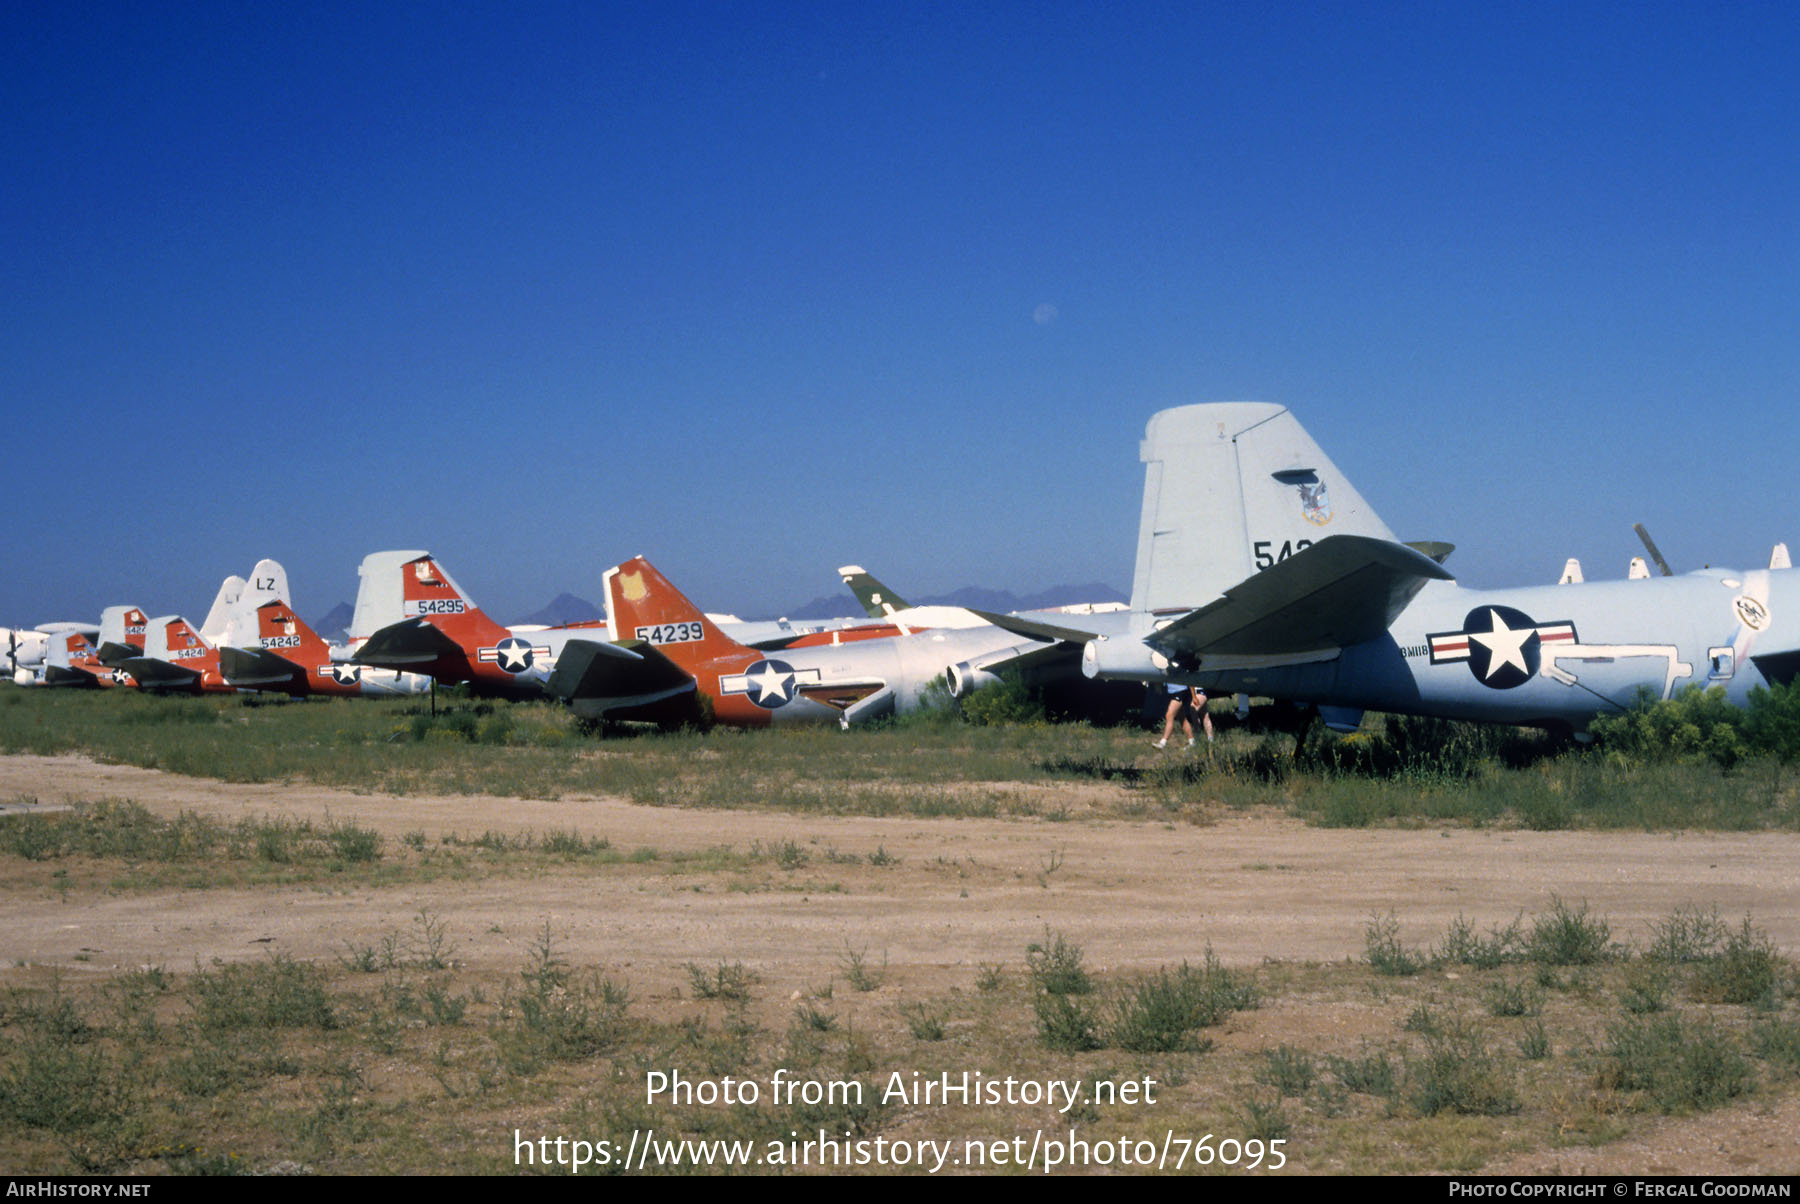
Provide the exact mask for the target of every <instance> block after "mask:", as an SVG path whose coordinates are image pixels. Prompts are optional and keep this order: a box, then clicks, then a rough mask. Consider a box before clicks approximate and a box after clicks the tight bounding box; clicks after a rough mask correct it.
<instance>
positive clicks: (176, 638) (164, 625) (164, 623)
mask: <svg viewBox="0 0 1800 1204" xmlns="http://www.w3.org/2000/svg"><path fill="white" fill-rule="evenodd" d="M212 650H213V646H212V642H211V641H210V640H208V639H207V638H206V637H205V636H203V635H201V634H200V633H199V632H198V631H196V630H195V629H194V625H193V624H192V623H190V622H188V621H187V620H186V619H184V618H182V617H181V616H180V615H164V616H163V617H161V618H159V619H151V620H150V621H149V623H148V624H146V627H145V631H144V655H145V656H149V657H154V658H156V659H157V660H161V661H176V662H178V663H179V662H187V661H197V660H204V659H206V654H207V653H209V652H211V651H212Z"/></svg>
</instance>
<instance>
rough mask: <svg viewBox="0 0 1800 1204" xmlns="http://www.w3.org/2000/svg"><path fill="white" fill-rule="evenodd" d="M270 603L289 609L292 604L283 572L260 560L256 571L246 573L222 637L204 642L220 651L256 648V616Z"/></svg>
mask: <svg viewBox="0 0 1800 1204" xmlns="http://www.w3.org/2000/svg"><path fill="white" fill-rule="evenodd" d="M271 602H281V603H284V604H286V605H288V606H290V607H291V606H292V605H293V604H294V603H293V599H292V598H290V597H289V596H288V579H287V570H286V569H284V568H282V567H281V565H280V563H279V562H277V561H274V560H268V559H263V560H259V561H257V562H256V567H255V568H253V569H251V570H250V579H249V580H248V581H246V582H245V583H244V589H243V592H242V593H240V594H239V595H238V600H237V605H236V606H235V607H233V608H232V612H231V621H230V622H229V623H227V624H226V626H225V629H224V631H223V632H222V633H220V634H219V635H217V636H208V638H209V639H211V640H212V642H213V643H215V644H217V645H218V646H219V647H221V648H224V647H240V648H254V647H256V641H257V639H258V636H259V632H260V622H261V621H260V620H259V619H258V617H257V612H258V611H259V610H261V609H262V608H263V607H265V606H267V605H268V604H269V603H271Z"/></svg>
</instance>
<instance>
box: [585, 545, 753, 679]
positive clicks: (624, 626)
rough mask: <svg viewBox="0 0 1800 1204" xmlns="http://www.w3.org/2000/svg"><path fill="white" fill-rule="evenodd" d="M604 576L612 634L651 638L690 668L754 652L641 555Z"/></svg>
mask: <svg viewBox="0 0 1800 1204" xmlns="http://www.w3.org/2000/svg"><path fill="white" fill-rule="evenodd" d="M604 581H605V586H606V605H607V617H608V619H610V620H611V622H612V631H613V638H614V639H615V640H642V641H644V642H645V643H647V644H654V645H655V646H656V649H657V651H659V652H661V653H662V654H663V655H664V656H666V657H668V658H669V659H670V660H671V661H673V662H675V664H677V665H679V666H680V667H681V668H682V669H684V670H686V671H687V672H688V673H690V674H692V673H695V672H696V671H697V670H699V669H701V668H703V667H708V666H712V663H713V662H715V661H720V660H732V659H747V660H756V659H758V657H759V654H758V653H757V652H756V651H755V650H754V649H752V648H748V647H746V646H744V645H743V644H740V643H738V642H737V641H736V640H734V639H732V638H731V637H730V636H728V635H726V634H725V633H724V632H723V631H720V630H719V628H718V625H717V624H715V623H714V622H713V621H712V620H711V619H709V618H707V617H706V615H705V613H704V612H702V611H701V609H700V608H699V607H698V606H695V605H694V604H693V603H692V602H690V601H688V600H687V598H686V597H685V596H684V595H683V594H682V592H681V591H680V590H678V589H676V588H675V587H674V586H673V585H670V584H669V581H668V578H666V577H664V576H663V575H662V574H661V573H659V572H657V571H656V569H655V568H654V567H652V566H651V564H650V562H649V561H648V560H645V559H644V558H643V557H642V556H637V557H633V558H632V559H630V560H627V561H626V562H625V563H624V564H621V565H619V566H618V567H617V568H612V569H608V570H607V571H606V573H605V574H604ZM702 688H705V683H704V682H703V683H702Z"/></svg>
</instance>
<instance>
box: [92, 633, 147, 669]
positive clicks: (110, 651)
mask: <svg viewBox="0 0 1800 1204" xmlns="http://www.w3.org/2000/svg"><path fill="white" fill-rule="evenodd" d="M143 654H144V650H143V649H142V648H134V647H132V646H131V645H130V644H119V643H115V642H113V641H112V640H108V641H106V642H105V643H103V644H101V645H100V647H99V649H98V650H97V651H96V652H95V653H94V655H95V656H97V657H99V658H100V663H101V664H103V665H108V666H110V667H112V668H115V669H116V668H118V667H119V666H120V665H122V664H124V663H125V662H126V661H128V660H130V659H131V658H132V657H134V656H142V655H143Z"/></svg>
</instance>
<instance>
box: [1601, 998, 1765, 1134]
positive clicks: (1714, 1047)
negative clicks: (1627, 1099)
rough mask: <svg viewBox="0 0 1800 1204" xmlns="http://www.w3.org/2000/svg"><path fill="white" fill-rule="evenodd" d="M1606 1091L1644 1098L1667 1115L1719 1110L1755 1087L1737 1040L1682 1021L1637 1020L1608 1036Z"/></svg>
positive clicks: (1604, 1066) (1604, 1064)
mask: <svg viewBox="0 0 1800 1204" xmlns="http://www.w3.org/2000/svg"><path fill="white" fill-rule="evenodd" d="M1602 1056H1603V1060H1602V1062H1601V1066H1600V1071H1599V1074H1598V1083H1599V1085H1600V1086H1602V1087H1605V1088H1608V1089H1611V1090H1614V1091H1633V1092H1641V1093H1642V1095H1643V1097H1644V1098H1645V1099H1646V1100H1648V1101H1649V1102H1650V1103H1652V1104H1654V1105H1655V1106H1656V1107H1657V1108H1659V1109H1661V1110H1662V1111H1664V1112H1690V1111H1694V1110H1697V1109H1704V1108H1716V1107H1718V1106H1719V1105H1721V1104H1724V1103H1726V1102H1728V1101H1730V1100H1733V1099H1736V1098H1737V1097H1738V1096H1741V1095H1744V1094H1746V1093H1748V1092H1749V1091H1750V1090H1751V1089H1752V1088H1753V1087H1754V1086H1755V1076H1754V1075H1753V1073H1752V1072H1751V1069H1750V1063H1749V1062H1748V1060H1746V1059H1745V1057H1744V1055H1743V1054H1742V1053H1741V1052H1740V1051H1739V1049H1738V1047H1737V1044H1736V1042H1735V1041H1733V1040H1732V1038H1731V1036H1730V1035H1729V1034H1728V1033H1726V1032H1724V1031H1722V1030H1721V1029H1719V1028H1717V1027H1716V1026H1714V1025H1712V1024H1710V1023H1708V1024H1706V1025H1692V1026H1690V1025H1686V1024H1684V1023H1683V1022H1682V1020H1681V1018H1680V1017H1679V1016H1664V1017H1660V1018H1658V1019H1656V1020H1648V1021H1646V1020H1633V1021H1628V1022H1627V1023H1625V1024H1619V1025H1615V1026H1613V1028H1612V1029H1610V1030H1609V1031H1608V1039H1607V1046H1606V1048H1605V1049H1604V1050H1603V1051H1602Z"/></svg>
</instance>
